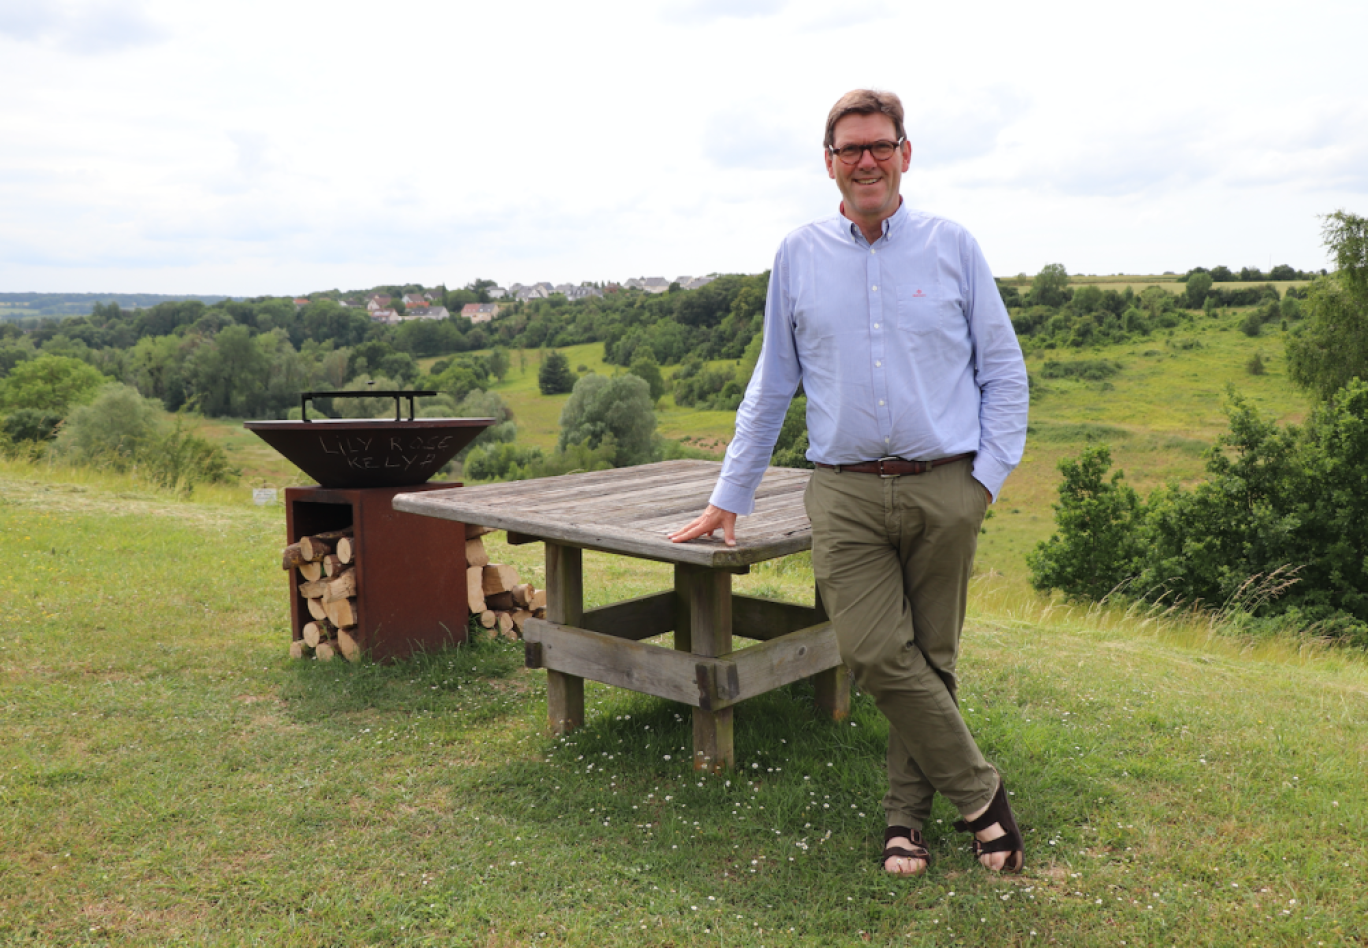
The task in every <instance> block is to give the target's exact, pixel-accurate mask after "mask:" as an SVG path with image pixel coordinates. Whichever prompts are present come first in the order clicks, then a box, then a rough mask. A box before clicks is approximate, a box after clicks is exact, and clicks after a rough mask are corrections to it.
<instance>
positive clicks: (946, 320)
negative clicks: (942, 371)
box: [896, 284, 969, 342]
mask: <svg viewBox="0 0 1368 948" xmlns="http://www.w3.org/2000/svg"><path fill="white" fill-rule="evenodd" d="M896 290H897V299H898V309H897V314H898V315H897V320H896V326H897V328H898V331H899V332H905V333H912V334H914V335H916V336H919V337H932V338H939V339H941V340H943V341H945V342H955V341H961V340H964V339H965V338H966V337H967V336H968V333H969V326H968V323H967V322H966V321H965V318H964V307H963V306H962V305H960V301H959V299H957V298H955V297H952V296H948V295H946V294H945V293H944V292H942V290H941V288H940V287H939V286H930V287H926V286H917V285H913V284H906V285H901V286H898V287H896Z"/></svg>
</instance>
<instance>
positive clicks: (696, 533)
mask: <svg viewBox="0 0 1368 948" xmlns="http://www.w3.org/2000/svg"><path fill="white" fill-rule="evenodd" d="M719 527H721V528H722V539H723V540H724V541H725V542H726V544H727V546H736V514H734V513H732V512H731V511H730V510H723V509H722V508H721V507H714V506H713V505H712V504H708V507H707V509H706V510H704V511H703V512H702V513H701V514H699V515H698V516H697V517H696V518H695V519H694V521H693V522H692V523H690V524H689V525H688V526H686V527H683V528H681V529H679V530H676V531H675V532H674V533H671V534H670V541H671V542H672V543H683V542H684V541H685V540H692V539H694V538H695V537H701V536H703V535H704V534H707V535H708V536H712V535H713V534H714V533H716V532H717V529H718V528H719Z"/></svg>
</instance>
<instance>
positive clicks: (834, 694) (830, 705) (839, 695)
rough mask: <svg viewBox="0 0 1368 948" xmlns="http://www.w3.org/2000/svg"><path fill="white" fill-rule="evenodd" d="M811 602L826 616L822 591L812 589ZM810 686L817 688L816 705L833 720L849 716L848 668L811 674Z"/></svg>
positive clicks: (840, 719)
mask: <svg viewBox="0 0 1368 948" xmlns="http://www.w3.org/2000/svg"><path fill="white" fill-rule="evenodd" d="M813 602H814V604H815V605H816V606H817V611H818V612H819V613H820V614H821V616H822V618H823V619H826V618H827V614H826V607H825V606H823V605H822V591H821V590H820V589H814V590H813ZM811 681H812V687H813V688H815V689H816V690H817V707H819V708H821V709H822V710H823V711H825V712H826V713H827V714H829V715H831V719H832V720H833V721H844V720H845V719H846V718H848V717H850V670H849V669H847V668H846V667H845V666H844V665H837V666H836V667H835V668H828V669H827V670H826V671H824V672H818V673H817V674H815V675H813V676H812V679H811Z"/></svg>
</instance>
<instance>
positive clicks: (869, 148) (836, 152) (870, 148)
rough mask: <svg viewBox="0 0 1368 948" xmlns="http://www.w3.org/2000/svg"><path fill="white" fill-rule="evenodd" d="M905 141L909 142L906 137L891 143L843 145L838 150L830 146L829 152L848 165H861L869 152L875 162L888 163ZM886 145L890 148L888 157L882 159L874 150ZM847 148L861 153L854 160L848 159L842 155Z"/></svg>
mask: <svg viewBox="0 0 1368 948" xmlns="http://www.w3.org/2000/svg"><path fill="white" fill-rule="evenodd" d="M905 141H907V136H906V135H904V136H902V137H901V138H899V139H898V140H897V141H896V142H890V141H889V140H888V139H886V138H885V139H882V140H880V141H877V142H871V143H870V144H868V145H842V146H841V147H840V148H836V147H835V146H833V145H828V146H827V152H828V153H829V154H831V155H832V156H833V157H836V158H839V159H841V161H842V162H843V163H844V164H847V165H854V164H859V162H860V159H861V158H863V157H864V153H865V152H869V153H870V154H871V155H873V156H874V160H875V161H887V160H888V159H890V158H892V157H893V156H894V155H895V154H897V151H898V149H899V148H901V147H902V145H903V142H905ZM885 145H887V146H888V148H889V152H888V154H887V155H885V156H884V157H882V158H880V157H879V155H878V152H876V151H875V150H874V149H876V148H882V147H883V146H885ZM847 148H858V149H859V151H858V152H856V153H855V156H854V157H853V158H847V157H846V156H845V155H843V154H841V152H843V151H845V150H846V149H847Z"/></svg>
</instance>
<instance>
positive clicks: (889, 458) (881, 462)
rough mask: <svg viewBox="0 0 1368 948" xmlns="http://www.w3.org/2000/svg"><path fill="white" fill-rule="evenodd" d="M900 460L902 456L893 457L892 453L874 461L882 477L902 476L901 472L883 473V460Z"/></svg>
mask: <svg viewBox="0 0 1368 948" xmlns="http://www.w3.org/2000/svg"><path fill="white" fill-rule="evenodd" d="M901 460H902V458H899V457H894V456H892V455H888V456H886V457H881V458H879V460H878V461H877V462H876V463H877V464H878V465H879V476H880V477H882V478H890V477H902V475H901V474H885V473H884V467H883V466H884V462H885V461H901Z"/></svg>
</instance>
